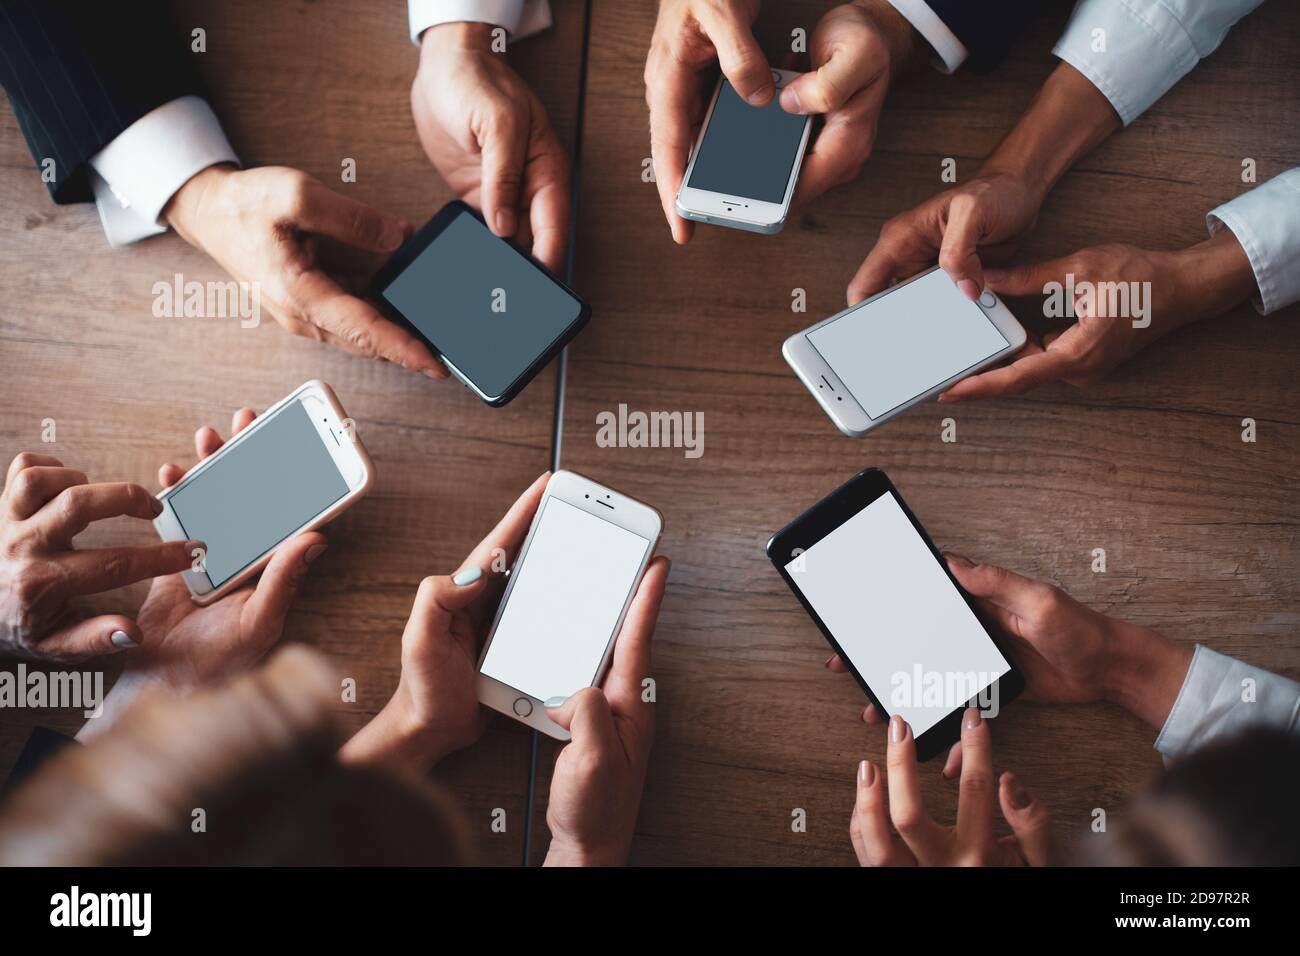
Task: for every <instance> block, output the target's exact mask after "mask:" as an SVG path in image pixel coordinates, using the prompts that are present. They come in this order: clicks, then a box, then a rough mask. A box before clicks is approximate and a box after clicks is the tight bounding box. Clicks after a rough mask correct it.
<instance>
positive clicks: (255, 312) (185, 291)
mask: <svg viewBox="0 0 1300 956" xmlns="http://www.w3.org/2000/svg"><path fill="white" fill-rule="evenodd" d="M151 291H152V292H153V316H154V318H155V319H239V327H240V328H241V329H255V328H257V326H258V325H259V324H260V323H261V321H262V287H261V286H260V285H259V284H258V283H256V282H236V281H235V280H234V279H227V280H226V281H224V282H221V281H209V282H199V281H197V280H195V279H191V280H190V281H188V282H186V281H185V276H183V275H182V274H181V273H179V272H177V273H176V274H175V275H173V276H172V281H171V282H166V281H164V280H161V279H160V280H159V281H157V282H155V283H154V284H153V288H152V290H151Z"/></svg>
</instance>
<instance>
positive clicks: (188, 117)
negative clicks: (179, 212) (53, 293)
mask: <svg viewBox="0 0 1300 956" xmlns="http://www.w3.org/2000/svg"><path fill="white" fill-rule="evenodd" d="M217 163H234V164H236V165H238V163H239V158H238V157H237V156H236V155H235V151H234V150H233V149H232V148H231V146H230V141H229V140H228V139H226V134H225V133H224V132H223V131H222V129H221V122H220V121H219V120H218V119H217V115H216V114H215V113H214V112H212V107H210V106H209V105H208V104H207V101H206V100H204V99H202V98H200V97H197V96H182V97H181V98H180V99H175V100H172V101H171V102H169V103H164V104H163V105H162V106H160V107H158V108H157V109H156V110H153V111H152V112H150V113H146V114H145V115H144V116H142V117H140V118H139V119H138V120H136V121H135V122H134V123H132V124H131V125H130V126H128V127H127V128H126V129H125V130H123V131H122V132H121V133H119V134H118V135H117V137H116V138H115V139H113V140H112V141H110V142H109V144H108V145H107V146H105V147H104V148H103V149H101V150H100V151H99V152H98V153H96V154H95V155H94V156H92V157H91V158H90V167H91V186H92V188H93V190H94V193H95V207H96V208H97V209H98V210H99V218H100V221H101V222H102V223H103V224H104V232H105V234H106V235H107V236H108V241H109V244H110V245H114V246H122V245H127V244H129V243H132V242H137V241H139V240H140V239H144V238H146V237H148V236H156V235H158V234H159V233H162V232H166V231H167V227H166V226H163V225H160V224H159V222H158V217H159V216H161V215H162V211H163V207H165V206H166V205H167V203H168V201H169V200H170V199H171V198H172V196H174V195H176V192H177V191H178V190H179V189H180V188H181V187H182V186H184V185H185V184H186V183H187V182H189V181H190V179H191V178H193V177H194V175H195V174H196V173H199V172H201V171H202V170H204V169H207V168H208V167H209V166H214V165H216V164H217Z"/></svg>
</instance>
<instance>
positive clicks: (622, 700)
mask: <svg viewBox="0 0 1300 956" xmlns="http://www.w3.org/2000/svg"><path fill="white" fill-rule="evenodd" d="M671 567H672V564H671V562H669V560H668V559H667V558H666V557H664V556H663V555H660V556H659V557H657V558H655V559H654V560H653V561H651V562H650V566H649V567H648V568H646V572H645V574H644V575H643V576H642V578H641V586H640V587H638V588H637V589H636V596H635V597H633V598H632V604H631V605H630V606H629V607H628V609H627V616H626V617H624V618H623V626H622V627H621V628H620V629H619V632H618V639H617V641H616V642H615V644H614V662H613V664H612V665H611V666H610V669H609V676H608V677H607V678H606V679H605V696H606V697H608V698H609V703H610V706H611V707H612V708H613V710H614V712H615V713H617V714H620V715H622V716H625V717H634V716H636V715H637V714H639V713H640V712H641V708H640V706H639V705H640V703H641V682H642V681H644V680H645V679H646V678H647V677H649V676H650V643H651V640H652V639H653V637H654V632H655V624H656V622H658V620H659V606H660V604H661V603H662V602H663V597H664V588H665V587H666V585H667V583H668V571H669V569H670V568H671Z"/></svg>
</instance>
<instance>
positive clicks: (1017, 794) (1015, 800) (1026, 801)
mask: <svg viewBox="0 0 1300 956" xmlns="http://www.w3.org/2000/svg"><path fill="white" fill-rule="evenodd" d="M1002 779H1003V781H1004V782H1005V783H1006V785H1007V797H1008V799H1010V801H1011V805H1012V806H1013V807H1015V808H1016V809H1017V810H1023V809H1024V808H1025V807H1027V806H1029V805H1030V804H1031V803H1033V802H1034V798H1033V797H1031V796H1030V795H1029V791H1028V790H1026V789H1025V788H1024V787H1022V786H1021V785H1020V781H1019V780H1018V779H1017V778H1016V775H1015V774H1013V773H1011V772H1010V771H1007V773H1006V775H1005V776H1003V778H1002Z"/></svg>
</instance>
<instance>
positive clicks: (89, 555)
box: [56, 541, 202, 594]
mask: <svg viewBox="0 0 1300 956" xmlns="http://www.w3.org/2000/svg"><path fill="white" fill-rule="evenodd" d="M198 547H202V545H201V544H200V543H199V542H197V541H165V542H161V543H159V544H150V545H144V546H142V547H136V548H100V549H95V550H92V551H70V552H68V553H66V554H64V555H62V556H60V557H59V558H57V559H56V560H57V563H58V564H59V566H60V567H61V568H62V570H63V571H64V575H65V578H64V579H65V581H66V582H67V593H69V594H99V593H100V592H102V591H112V590H115V589H116V588H121V587H126V586H127V585H128V584H135V583H136V582H137V581H144V580H147V579H148V578H157V577H162V576H164V575H172V574H177V573H178V572H180V571H187V570H189V568H190V566H191V562H192V561H193V560H194V559H193V557H192V556H191V553H192V552H193V550H194V549H195V548H198Z"/></svg>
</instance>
